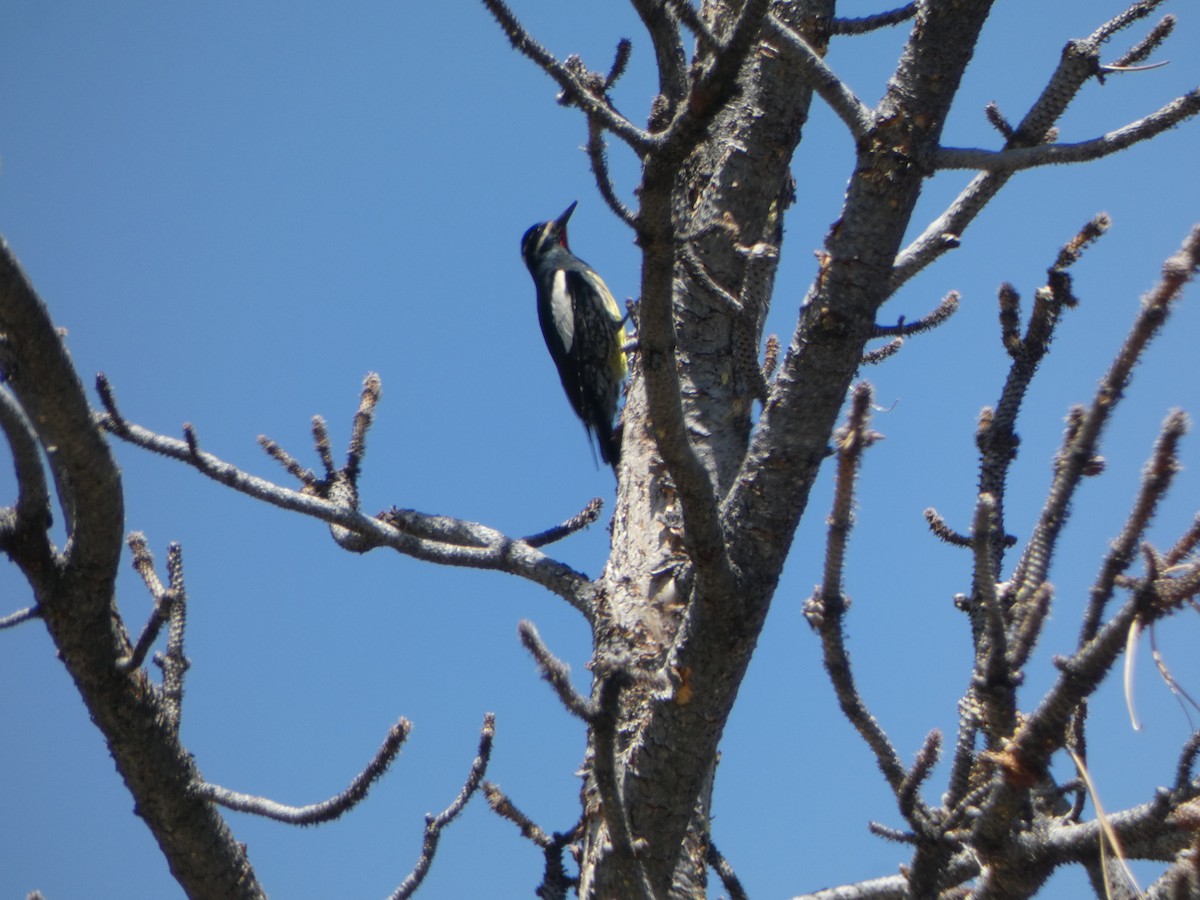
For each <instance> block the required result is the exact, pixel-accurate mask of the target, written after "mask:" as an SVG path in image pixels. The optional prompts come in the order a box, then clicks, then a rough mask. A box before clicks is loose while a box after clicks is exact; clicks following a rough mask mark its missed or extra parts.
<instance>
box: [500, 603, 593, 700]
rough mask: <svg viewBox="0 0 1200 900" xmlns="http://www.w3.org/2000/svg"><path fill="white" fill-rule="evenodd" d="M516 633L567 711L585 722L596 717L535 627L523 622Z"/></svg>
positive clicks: (565, 669)
mask: <svg viewBox="0 0 1200 900" xmlns="http://www.w3.org/2000/svg"><path fill="white" fill-rule="evenodd" d="M517 633H518V634H519V635H520V636H521V643H522V644H524V645H525V649H526V650H528V651H529V652H530V653H531V654H533V658H534V659H535V660H537V664H538V669H540V670H541V673H542V677H543V678H544V679H546V681H548V682H549V683H550V686H551V687H552V688H554V692H555V693H556V694H558V699H559V700H561V701H562V704H563V706H565V707H566V708H567V711H568V712H570V713H571V714H572V715H575V716H578V717H579V718H580V719H582V720H583V721H585V722H590V721H592V720H593V719H594V718H595V717H596V715H597V709H596V706H595V704H593V703H592V702H591V701H590V700H588V699H587V698H585V697H582V696H580V694H579V692H578V691H576V690H575V687H574V685H572V684H571V669H570V667H569V666H568V665H567V664H566V663H564V662H563V661H562V660H560V659H558V658H557V657H555V656H554V654H552V653H551V652H550V650H549V648H548V647H547V646H546V645H545V644H544V643H543V642H542V636H541V635H540V634H538V630H537V626H535V625H534V624H533V623H532V622H530V621H527V620H523V621H522V622H521V624H520V625H518V626H517Z"/></svg>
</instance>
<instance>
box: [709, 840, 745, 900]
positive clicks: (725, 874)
mask: <svg viewBox="0 0 1200 900" xmlns="http://www.w3.org/2000/svg"><path fill="white" fill-rule="evenodd" d="M704 861H705V862H706V863H708V864H709V866H711V867H712V870H713V871H714V872H716V873H717V877H718V878H720V879H721V884H722V885H723V886H724V887H725V890H727V891H729V900H749V897H748V895H747V894H746V889H745V888H744V887H742V883H741V881H739V880H738V877H737V874H736V873H735V872H734V871H733V866H731V865H730V864H729V860H727V859H726V858H725V857H724V856H722V855H721V851H720V850H718V849H717V845H716V844H714V843H713V842H712V838H711V837H710V838H709V839H708V848H707V849H706V850H705V852H704Z"/></svg>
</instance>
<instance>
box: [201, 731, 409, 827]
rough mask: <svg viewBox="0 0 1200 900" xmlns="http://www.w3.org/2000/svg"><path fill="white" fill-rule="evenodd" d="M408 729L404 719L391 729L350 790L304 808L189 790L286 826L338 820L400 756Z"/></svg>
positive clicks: (208, 789)
mask: <svg viewBox="0 0 1200 900" xmlns="http://www.w3.org/2000/svg"><path fill="white" fill-rule="evenodd" d="M411 728H412V726H411V724H410V723H409V721H408V720H407V719H401V720H400V721H399V722H397V723H396V724H395V725H393V726H392V727H391V729H390V730H389V731H388V734H387V738H385V739H384V742H383V745H382V746H381V747H380V748H379V751H378V752H377V753H376V754H375V757H374V758H373V759H372V760H371V761H370V762H369V763H368V764H367V766H366V768H365V769H363V770H362V772H360V773H359V774H358V775H357V776H355V778H354V780H353V781H352V782H351V783H350V786H349V787H347V788H346V790H344V791H342V792H341V793H340V794H337V795H336V796H333V797H330V798H329V799H328V800H324V801H322V802H320V803H312V804H309V805H308V806H288V805H286V804H283V803H276V802H275V801H274V800H268V799H267V798H265V797H258V796H255V795H253V794H243V793H240V792H238V791H231V790H229V789H228V788H223V787H220V786H219V785H215V784H210V783H208V782H202V783H199V784H195V785H193V786H192V790H193V791H194V792H195V793H196V794H197V795H198V796H200V797H203V798H204V799H206V800H210V801H212V802H213V803H216V804H219V805H220V806H224V807H226V808H228V809H235V810H237V811H238V812H246V813H253V814H254V815H257V816H263V817H265V818H268V819H274V820H275V821H277V822H283V823H285V824H288V825H316V824H319V823H321V822H328V821H331V820H332V819H336V818H338V817H339V816H341V815H342V814H343V813H345V812H346V811H347V810H349V809H350V808H351V807H353V806H355V805H356V804H357V803H358V802H359V801H361V800H362V799H363V798H364V797H366V795H367V791H368V790H370V788H371V785H373V784H374V783H375V782H376V781H377V780H379V778H380V777H382V776H383V774H384V773H385V772H386V771H387V770H388V767H389V766H390V765H391V764H392V762H393V761H394V760H395V759H396V756H397V755H398V754H399V753H400V748H401V747H402V746H403V744H404V741H405V740H406V739H407V738H408V733H409V731H410V729H411Z"/></svg>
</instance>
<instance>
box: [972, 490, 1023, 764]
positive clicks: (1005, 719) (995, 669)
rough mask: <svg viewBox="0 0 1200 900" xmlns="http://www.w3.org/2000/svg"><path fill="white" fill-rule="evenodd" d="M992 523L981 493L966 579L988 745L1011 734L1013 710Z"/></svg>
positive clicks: (990, 507)
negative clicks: (972, 564)
mask: <svg viewBox="0 0 1200 900" xmlns="http://www.w3.org/2000/svg"><path fill="white" fill-rule="evenodd" d="M996 527H997V522H996V501H995V498H994V497H992V495H991V494H988V493H982V494H980V495H979V499H978V502H977V504H976V506H975V522H974V527H973V528H972V540H971V546H972V549H973V551H974V559H975V568H974V575H973V578H972V585H971V597H972V616H971V618H972V623H973V625H974V627H973V629H972V630H973V631H974V633H975V636H976V647H975V684H974V688H975V690H976V691H977V692H978V694H979V697H980V699H981V700H982V702H983V707H984V716H983V727H984V731H985V732H986V734H987V738H988V746H989V747H996V746H998V745H999V743H1000V741H1001V739H1003V738H1004V737H1007V736H1008V735H1010V734H1012V730H1013V728H1014V727H1015V725H1016V713H1017V709H1016V705H1017V704H1016V692H1015V690H1014V688H1015V685H1014V683H1013V679H1012V677H1011V674H1012V673H1011V672H1010V671H1009V669H1008V666H1007V661H1008V633H1007V629H1006V627H1005V626H1006V624H1007V623H1006V622H1005V616H1004V609H1003V608H1002V606H1001V603H1000V597H999V594H998V593H997V590H996V582H997V573H996V559H995V556H994V554H993V548H994V547H995V537H994V532H995V530H996ZM976 610H978V611H977V612H976Z"/></svg>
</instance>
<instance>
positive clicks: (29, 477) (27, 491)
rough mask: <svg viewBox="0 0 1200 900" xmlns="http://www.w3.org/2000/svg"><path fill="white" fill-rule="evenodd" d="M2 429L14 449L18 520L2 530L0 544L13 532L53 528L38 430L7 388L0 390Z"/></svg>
mask: <svg viewBox="0 0 1200 900" xmlns="http://www.w3.org/2000/svg"><path fill="white" fill-rule="evenodd" d="M0 429H3V431H4V436H5V437H6V438H7V439H8V445H9V447H10V448H11V449H12V456H13V469H14V470H15V471H14V474H15V475H16V480H17V503H16V507H15V513H16V518H15V519H14V520H13V521H11V522H4V523H3V526H2V527H0V542H2V540H3V539H4V538H5V537H6V536H7V535H8V534H11V533H13V532H18V531H21V530H24V529H36V530H42V531H44V530H45V529H47V528H49V527H50V519H51V514H50V491H49V488H47V486H46V472H45V470H44V469H43V468H42V455H41V449H40V446H39V444H38V436H37V430H36V429H35V428H34V427H33V423H31V422H30V421H29V418H28V417H27V416H26V415H25V410H24V409H22V408H21V404H20V403H19V402H18V401H17V398H16V397H14V396H13V394H12V392H11V391H9V390H8V388H5V387H0Z"/></svg>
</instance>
